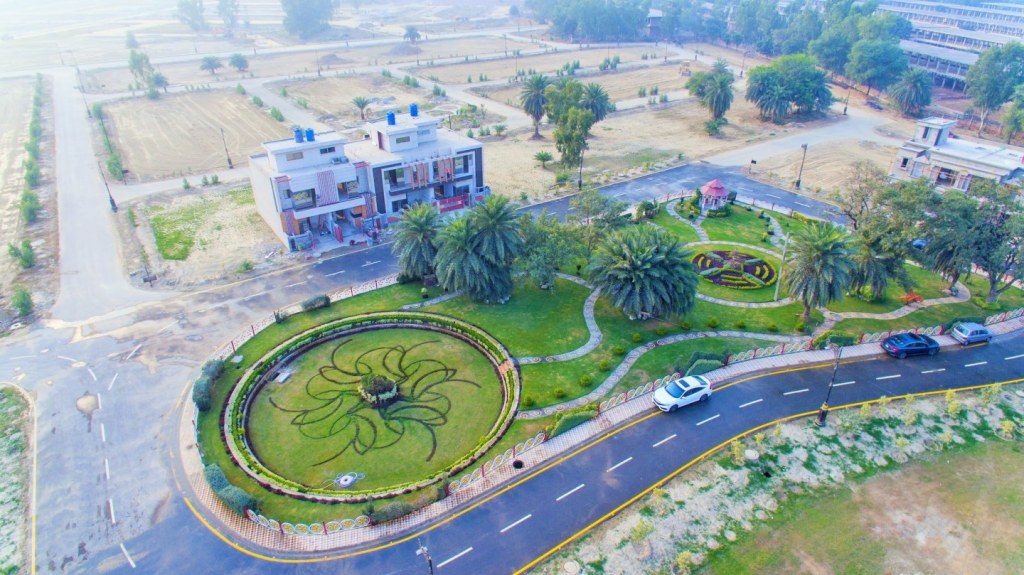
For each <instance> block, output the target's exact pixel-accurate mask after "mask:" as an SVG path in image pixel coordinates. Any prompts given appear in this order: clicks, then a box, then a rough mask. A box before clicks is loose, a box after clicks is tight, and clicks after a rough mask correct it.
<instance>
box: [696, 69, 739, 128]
mask: <svg viewBox="0 0 1024 575" xmlns="http://www.w3.org/2000/svg"><path fill="white" fill-rule="evenodd" d="M732 82H733V76H732V74H729V73H725V74H714V75H712V76H711V77H709V78H708V79H707V83H706V84H705V86H704V96H703V97H702V98H701V103H702V104H703V105H704V107H705V108H707V109H708V111H709V112H711V118H712V119H714V120H721V119H722V117H723V116H725V113H726V112H728V111H729V108H730V107H731V106H732V99H733V91H732Z"/></svg>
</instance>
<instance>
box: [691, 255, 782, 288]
mask: <svg viewBox="0 0 1024 575" xmlns="http://www.w3.org/2000/svg"><path fill="white" fill-rule="evenodd" d="M693 264H694V265H695V266H696V267H697V273H699V274H700V276H701V277H702V278H704V279H706V280H708V281H710V282H713V283H716V284H718V285H721V286H725V287H730V288H735V289H758V288H763V287H765V286H770V285H772V284H773V283H775V280H777V279H778V274H777V273H776V271H775V268H774V267H772V265H771V264H769V263H768V262H766V261H765V260H764V259H763V258H761V257H759V256H754V255H750V254H747V253H744V252H739V251H726V250H720V251H710V252H702V253H699V254H697V255H695V256H693Z"/></svg>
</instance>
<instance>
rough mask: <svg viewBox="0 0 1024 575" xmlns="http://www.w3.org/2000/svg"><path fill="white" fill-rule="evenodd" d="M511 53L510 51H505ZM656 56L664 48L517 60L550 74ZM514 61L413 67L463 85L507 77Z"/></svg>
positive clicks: (561, 53) (422, 73)
mask: <svg viewBox="0 0 1024 575" xmlns="http://www.w3.org/2000/svg"><path fill="white" fill-rule="evenodd" d="M509 50H511V48H510V49H509ZM644 53H647V54H655V53H656V54H657V55H658V56H659V57H664V55H665V48H664V47H662V48H654V47H642V48H641V47H628V48H610V49H605V48H600V49H596V48H595V49H590V50H558V51H553V52H548V53H546V54H538V55H534V56H522V57H520V58H519V59H518V66H519V69H520V70H524V69H527V70H528V69H534V70H536V71H537V73H538V74H554V73H555V71H556V70H558V69H560V68H561V67H562V66H563V65H564V64H566V63H568V62H573V61H576V60H579V61H580V66H582V67H583V68H591V67H595V66H598V65H599V64H600V63H601V61H603V60H604V59H605V58H608V57H609V56H611V57H614V56H616V55H618V56H619V57H620V58H621V60H622V62H623V63H629V62H640V61H642V60H641V59H640V57H641V55H642V54H644ZM516 65H517V62H516V59H515V58H511V57H510V58H502V59H499V60H488V61H475V62H465V63H459V64H445V65H437V66H423V67H420V68H417V74H418V75H420V76H424V77H429V76H436V77H437V79H438V81H439V82H441V83H443V84H464V83H466V78H467V77H469V76H472V78H473V81H474V82H476V81H477V79H478V78H479V77H480V74H483V75H484V76H486V77H487V78H489V79H490V80H500V79H502V78H508V77H510V76H512V74H513V73H514V72H515V68H516Z"/></svg>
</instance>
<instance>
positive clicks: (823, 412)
mask: <svg viewBox="0 0 1024 575" xmlns="http://www.w3.org/2000/svg"><path fill="white" fill-rule="evenodd" d="M828 348H829V349H830V350H832V355H833V356H834V357H835V360H836V362H835V365H833V366H832V379H831V380H829V382H828V392H827V393H826V394H825V403H822V404H821V407H820V408H819V409H818V418H817V419H816V420H815V421H814V424H815V425H817V426H818V427H825V419H826V418H828V400H829V399H830V398H831V397H832V387H833V386H835V384H836V372H837V371H839V360H840V359H842V357H843V348H842V347H840V346H838V345H836V344H834V343H832V342H831V341H829V342H828Z"/></svg>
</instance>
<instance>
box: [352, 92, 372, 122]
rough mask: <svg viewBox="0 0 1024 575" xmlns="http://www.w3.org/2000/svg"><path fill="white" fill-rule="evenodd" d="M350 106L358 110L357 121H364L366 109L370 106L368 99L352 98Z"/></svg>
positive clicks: (364, 97) (361, 97) (363, 97)
mask: <svg viewBox="0 0 1024 575" xmlns="http://www.w3.org/2000/svg"><path fill="white" fill-rule="evenodd" d="M352 104H353V105H354V106H355V107H356V108H359V119H360V120H365V119H366V107H367V106H369V105H370V99H369V98H367V97H366V96H356V97H355V98H352Z"/></svg>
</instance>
